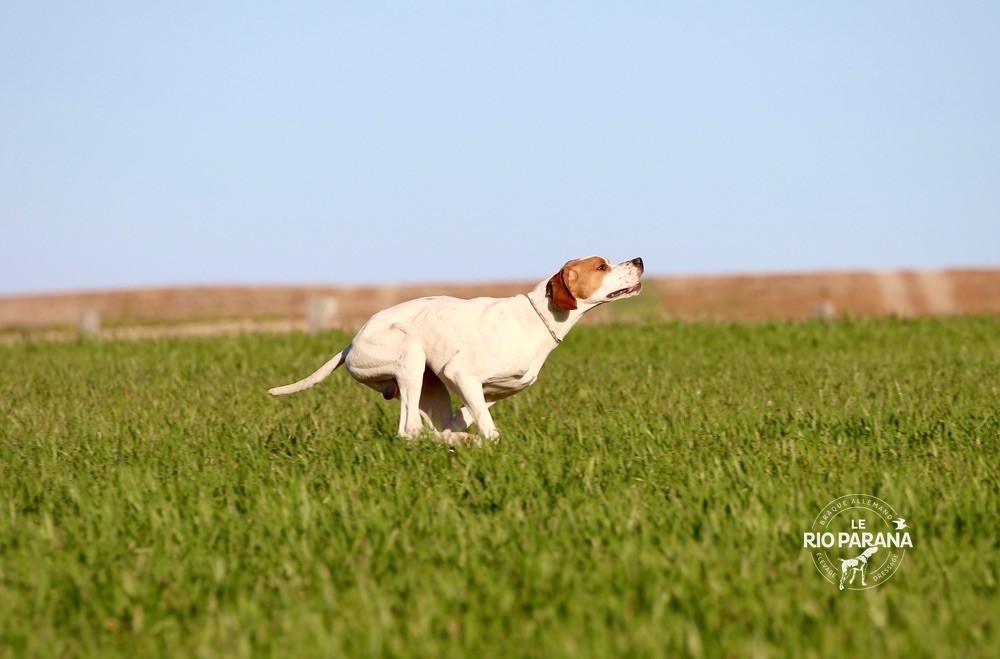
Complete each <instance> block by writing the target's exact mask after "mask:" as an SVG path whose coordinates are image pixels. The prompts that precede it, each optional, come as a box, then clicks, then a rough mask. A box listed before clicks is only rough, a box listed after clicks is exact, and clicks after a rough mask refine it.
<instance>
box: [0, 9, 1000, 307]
mask: <svg viewBox="0 0 1000 659" xmlns="http://www.w3.org/2000/svg"><path fill="white" fill-rule="evenodd" d="M998 34H1000V3H997V2H962V3H943V2H941V3H935V2H913V1H912V0H910V1H905V2H892V1H885V2H883V1H880V2H822V3H805V2H769V3H748V2H733V3H727V2H712V3H702V2H698V3H694V2H692V3H671V2H663V3H651V2H603V3H589V2H537V1H535V2H525V3H521V2H503V3H469V2H462V3H440V2H398V3H383V2H365V3H340V2H289V3H257V2H239V3H223V2H192V3H187V2H168V3H145V2H115V3H103V2H101V3H72V2H63V3H53V2H47V1H43V0H36V1H35V2H30V3H29V2H20V3H5V5H4V6H3V8H2V9H0V226H2V234H0V235H2V241H0V294H5V293H21V292H35V291H55V290H67V289H69V290H80V289H91V288H103V287H131V286H149V285H170V284H212V283H248V284H279V283H330V284H361V283H395V282H411V281H466V280H469V281H484V280H497V279H511V278H516V279H541V278H542V277H544V276H546V275H547V274H550V273H551V272H552V271H553V270H554V269H555V268H557V267H558V266H559V265H561V264H562V263H563V262H564V261H566V260H568V259H569V258H572V257H575V256H581V255H586V254H593V253H598V254H603V255H606V256H608V257H609V258H611V259H612V260H615V261H619V260H624V259H628V258H632V257H634V256H642V257H643V258H644V259H645V262H646V264H647V269H648V271H650V272H653V273H656V274H663V275H669V274H679V273H685V274H686V273H716V272H758V271H789V270H791V271H795V270H816V269H830V268H833V269H890V268H938V267H949V266H1000V75H998V74H997V67H998V65H1000V39H998V38H997V35H998Z"/></svg>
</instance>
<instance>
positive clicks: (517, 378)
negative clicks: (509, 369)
mask: <svg viewBox="0 0 1000 659" xmlns="http://www.w3.org/2000/svg"><path fill="white" fill-rule="evenodd" d="M537 379H538V370H537V369H535V370H534V371H532V372H524V373H508V374H504V375H496V376H494V377H492V378H489V379H488V380H486V381H485V382H483V393H484V394H486V395H487V396H491V395H498V394H514V393H517V392H518V391H521V390H522V389H524V388H526V387H530V386H531V385H533V384H534V383H535V380H537Z"/></svg>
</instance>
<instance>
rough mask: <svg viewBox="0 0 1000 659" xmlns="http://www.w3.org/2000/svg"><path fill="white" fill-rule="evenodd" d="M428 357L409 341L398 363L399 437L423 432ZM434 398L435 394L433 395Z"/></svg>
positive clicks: (419, 347)
mask: <svg viewBox="0 0 1000 659" xmlns="http://www.w3.org/2000/svg"><path fill="white" fill-rule="evenodd" d="M426 365H427V357H426V355H425V353H424V350H423V348H422V347H421V346H420V343H419V342H417V341H413V340H407V341H405V342H404V344H403V351H402V354H400V356H399V360H398V361H397V363H396V373H395V380H396V385H397V386H398V387H399V406H400V409H399V436H400V437H407V438H409V437H414V436H416V435H419V434H420V431H421V430H423V419H422V418H421V416H420V401H421V391H422V390H423V384H424V370H425V367H426ZM432 397H433V394H432Z"/></svg>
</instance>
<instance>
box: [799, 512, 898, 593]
mask: <svg viewBox="0 0 1000 659" xmlns="http://www.w3.org/2000/svg"><path fill="white" fill-rule="evenodd" d="M910 531H911V529H910V525H909V523H908V522H907V521H906V519H904V518H903V517H901V516H900V515H899V514H898V513H897V512H896V510H895V509H894V508H893V507H892V506H890V505H889V504H887V503H886V502H885V501H882V500H881V499H879V498H878V497H873V496H871V495H868V494H847V495H845V496H842V497H839V498H837V499H834V500H833V501H831V502H830V503H828V504H827V505H826V506H824V507H823V510H821V511H820V513H819V515H818V516H817V517H816V519H815V520H814V521H813V523H812V527H810V529H809V530H808V531H806V532H805V533H803V534H802V548H803V549H808V550H809V553H810V555H811V556H812V561H813V564H814V565H815V566H816V569H817V570H819V573H820V574H821V575H823V578H824V579H826V580H827V581H829V582H830V583H831V584H834V585H835V586H837V587H838V588H839V589H840V590H845V589H846V590H867V589H869V588H875V587H876V586H880V585H882V584H883V583H885V582H886V581H887V580H888V579H889V577H891V576H892V575H894V574H895V573H896V571H897V570H898V569H899V566H900V565H902V563H903V558H904V557H905V556H906V550H907V549H912V548H913V539H912V537H911V536H910Z"/></svg>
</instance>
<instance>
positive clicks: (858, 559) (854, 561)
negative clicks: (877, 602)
mask: <svg viewBox="0 0 1000 659" xmlns="http://www.w3.org/2000/svg"><path fill="white" fill-rule="evenodd" d="M877 551H878V547H869V548H868V549H866V550H864V551H863V552H861V555H860V556H855V557H854V558H842V559H840V589H841V590H843V589H844V579H845V578H847V573H848V572H850V573H851V580H850V581H848V582H847V583H848V584H853V583H854V577H856V576H857V574H858V572H860V573H861V585H862V586H867V585H868V584H866V583H865V574H866V573H867V572H868V559H869V558H871V557H872V555H873V554H874V553H875V552H877Z"/></svg>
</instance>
